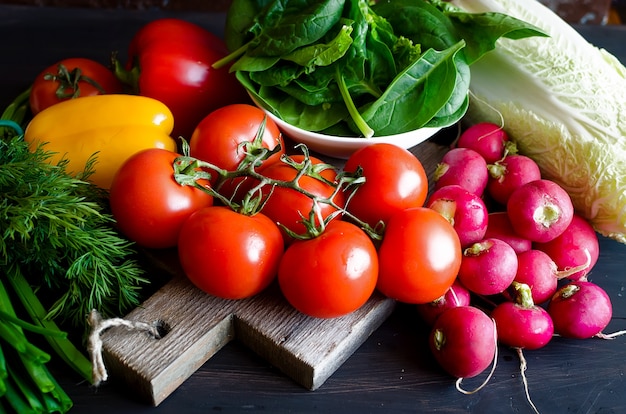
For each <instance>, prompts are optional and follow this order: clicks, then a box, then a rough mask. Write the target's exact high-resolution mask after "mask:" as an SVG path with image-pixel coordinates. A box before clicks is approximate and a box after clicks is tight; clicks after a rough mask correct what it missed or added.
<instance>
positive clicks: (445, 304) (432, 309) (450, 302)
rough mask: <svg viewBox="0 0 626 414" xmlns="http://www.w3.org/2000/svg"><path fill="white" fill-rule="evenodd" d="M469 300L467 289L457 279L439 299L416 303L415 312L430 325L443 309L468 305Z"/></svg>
mask: <svg viewBox="0 0 626 414" xmlns="http://www.w3.org/2000/svg"><path fill="white" fill-rule="evenodd" d="M470 300H471V296H470V292H469V290H467V288H466V287H465V286H463V285H462V284H461V282H459V281H458V280H457V281H455V282H454V284H453V285H452V286H450V289H448V291H447V292H446V294H445V295H443V296H442V297H440V298H439V299H437V300H435V301H433V302H430V303H422V304H419V305H416V307H417V313H418V314H419V315H420V317H421V318H422V319H423V320H424V321H425V322H426V323H427V324H428V325H430V326H432V325H433V324H434V323H435V321H436V320H437V318H438V317H439V315H441V314H442V313H443V312H444V311H446V310H447V309H450V308H454V307H457V306H468V305H469V304H470Z"/></svg>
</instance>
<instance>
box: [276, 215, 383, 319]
mask: <svg viewBox="0 0 626 414" xmlns="http://www.w3.org/2000/svg"><path fill="white" fill-rule="evenodd" d="M377 275H378V257H377V253H376V248H375V247H374V244H373V243H372V240H371V239H370V238H369V236H368V235H367V234H366V233H365V232H364V231H363V230H361V229H360V228H359V227H357V226H355V225H354V224H352V223H349V222H347V221H341V220H333V221H331V222H330V223H329V224H328V226H327V227H326V229H325V230H324V231H323V232H322V234H321V235H319V236H317V237H315V238H313V239H309V240H298V241H295V242H294V243H292V244H291V245H290V246H289V247H288V248H287V250H286V251H285V254H284V255H283V258H282V260H281V262H280V267H279V268H278V283H279V285H280V288H281V291H282V292H283V295H284V296H285V298H286V299H287V301H288V302H289V303H290V304H291V305H292V306H293V307H294V308H296V309H297V310H299V311H300V312H302V313H304V314H306V315H309V316H313V317H316V318H334V317H338V316H342V315H346V314H348V313H350V312H353V311H355V310H357V309H359V308H360V307H361V306H363V304H365V302H367V300H368V299H369V298H370V296H371V295H372V293H373V292H374V289H375V288H376V278H377Z"/></svg>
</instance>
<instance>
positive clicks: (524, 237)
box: [417, 123, 612, 379]
mask: <svg viewBox="0 0 626 414" xmlns="http://www.w3.org/2000/svg"><path fill="white" fill-rule="evenodd" d="M434 179H435V182H434V189H433V192H432V194H431V195H430V197H429V199H428V200H427V203H426V206H427V207H429V208H432V209H434V210H436V211H438V212H439V213H441V214H442V215H443V216H444V217H446V218H447V219H448V220H449V221H450V222H451V223H452V224H453V226H454V228H455V229H456V231H457V234H458V236H459V239H460V240H461V245H462V248H463V259H462V264H461V268H460V270H459V274H458V278H457V281H456V283H455V284H454V285H453V286H452V288H451V289H450V291H449V292H448V293H447V294H446V295H445V296H444V297H442V298H440V299H439V300H437V301H435V302H433V303H430V304H423V305H417V307H418V312H419V314H420V315H421V316H422V317H423V318H424V320H425V321H426V322H427V323H428V324H430V325H431V329H432V330H431V334H430V348H431V350H432V352H433V354H434V356H435V359H436V360H437V361H438V362H439V363H440V364H441V366H442V367H443V368H444V369H445V370H446V371H447V372H448V373H450V374H451V375H453V376H455V377H457V378H459V379H462V378H469V377H473V376H476V375H478V374H480V373H481V372H483V371H484V370H486V369H487V368H488V367H489V365H490V364H492V363H493V362H494V359H495V356H496V355H497V344H498V343H500V344H503V345H506V346H510V347H513V348H515V349H517V350H523V349H528V350H531V349H538V348H541V347H543V346H545V345H547V344H548V343H549V342H550V340H551V339H552V337H553V336H554V334H558V335H560V336H562V337H568V338H591V337H594V336H601V335H602V330H603V329H604V328H605V327H606V326H607V325H608V323H609V321H610V319H611V316H612V307H611V302H610V299H609V296H608V295H607V294H606V292H605V291H604V290H603V289H602V288H601V287H600V286H598V285H596V284H594V283H592V282H590V281H589V280H587V276H588V275H589V272H590V271H591V269H592V268H593V266H594V265H595V263H596V261H597V260H598V254H599V243H598V237H597V234H596V232H595V231H594V230H593V228H592V227H591V225H590V224H589V223H588V222H587V221H586V220H585V219H583V218H582V217H581V216H579V215H578V214H577V213H576V212H575V211H574V208H573V206H572V202H571V199H570V197H569V195H568V193H567V192H566V191H565V190H564V189H563V188H561V187H560V186H559V185H558V184H556V183H555V182H553V181H550V180H547V179H543V178H542V176H541V173H540V170H539V168H538V166H537V164H536V163H535V162H534V161H533V160H532V159H531V158H528V157H526V156H524V155H520V154H517V153H516V151H515V146H514V144H513V143H512V142H510V141H509V139H508V136H507V134H506V133H505V132H504V131H503V129H502V128H501V127H499V126H498V125H494V124H490V123H482V124H476V125H474V126H471V127H469V128H468V129H466V130H465V131H463V132H462V134H461V135H460V137H459V139H458V140H457V141H456V142H455V144H454V145H453V146H452V147H451V149H450V150H449V151H448V152H447V153H446V154H445V155H444V157H443V159H442V160H441V162H440V164H439V165H438V166H437V170H436V171H435V177H434ZM474 299H477V300H474ZM475 302H476V303H480V305H475V304H474V303H475Z"/></svg>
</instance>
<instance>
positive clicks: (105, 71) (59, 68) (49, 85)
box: [29, 58, 123, 115]
mask: <svg viewBox="0 0 626 414" xmlns="http://www.w3.org/2000/svg"><path fill="white" fill-rule="evenodd" d="M122 90H123V87H122V83H121V82H120V81H119V80H118V79H117V77H116V76H115V74H114V73H113V71H112V70H111V69H109V68H107V67H106V66H104V65H103V64H101V63H100V62H97V61H95V60H92V59H87V58H67V59H63V60H61V61H59V62H57V63H55V64H54V65H50V66H49V67H47V68H46V69H44V70H43V71H41V73H39V75H37V77H36V78H35V80H34V82H33V85H32V87H31V91H30V96H29V104H30V109H31V112H32V113H33V115H36V114H37V113H39V112H41V111H43V110H44V109H46V108H47V107H49V106H52V105H54V104H55V103H58V102H61V101H65V100H67V99H72V98H78V97H81V96H92V95H101V94H114V93H121V92H122Z"/></svg>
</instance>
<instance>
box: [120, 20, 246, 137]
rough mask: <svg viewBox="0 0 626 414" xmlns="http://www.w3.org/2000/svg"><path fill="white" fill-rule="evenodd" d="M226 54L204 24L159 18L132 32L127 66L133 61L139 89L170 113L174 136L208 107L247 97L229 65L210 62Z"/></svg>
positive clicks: (189, 127)
mask: <svg viewBox="0 0 626 414" xmlns="http://www.w3.org/2000/svg"><path fill="white" fill-rule="evenodd" d="M227 54H228V49H227V48H226V44H225V43H224V41H223V40H222V39H221V38H219V37H218V36H216V35H214V34H213V33H211V32H209V31H208V30H205V29H204V28H202V27H200V26H198V25H195V24H193V23H191V22H187V21H184V20H180V19H175V18H164V19H157V20H154V21H152V22H150V23H148V24H146V25H145V26H143V27H142V28H141V29H140V30H139V31H138V32H137V33H136V34H135V36H134V37H133V39H132V41H131V43H130V46H129V50H128V55H129V59H128V65H127V69H129V70H131V69H132V66H133V65H137V69H138V70H139V76H138V79H137V85H135V86H136V87H137V89H138V93H139V94H140V95H144V96H149V97H151V98H155V99H157V100H159V101H161V102H163V103H164V104H165V105H167V107H168V108H169V109H170V110H171V111H172V113H173V114H174V121H175V124H174V132H173V136H183V137H186V138H188V137H189V136H191V134H192V132H193V130H194V128H195V127H196V125H198V123H199V122H200V121H201V120H202V118H204V117H205V116H206V115H207V114H208V113H210V112H211V111H213V110H215V109H217V108H219V107H221V106H224V105H227V104H231V103H235V102H244V101H247V99H248V98H247V95H246V94H245V90H244V88H243V86H241V84H240V83H239V82H238V81H237V79H236V78H235V74H234V73H230V72H229V67H223V68H220V69H214V68H213V67H212V66H211V65H213V63H215V62H216V61H217V60H219V59H221V58H223V57H224V56H226V55H227Z"/></svg>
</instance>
